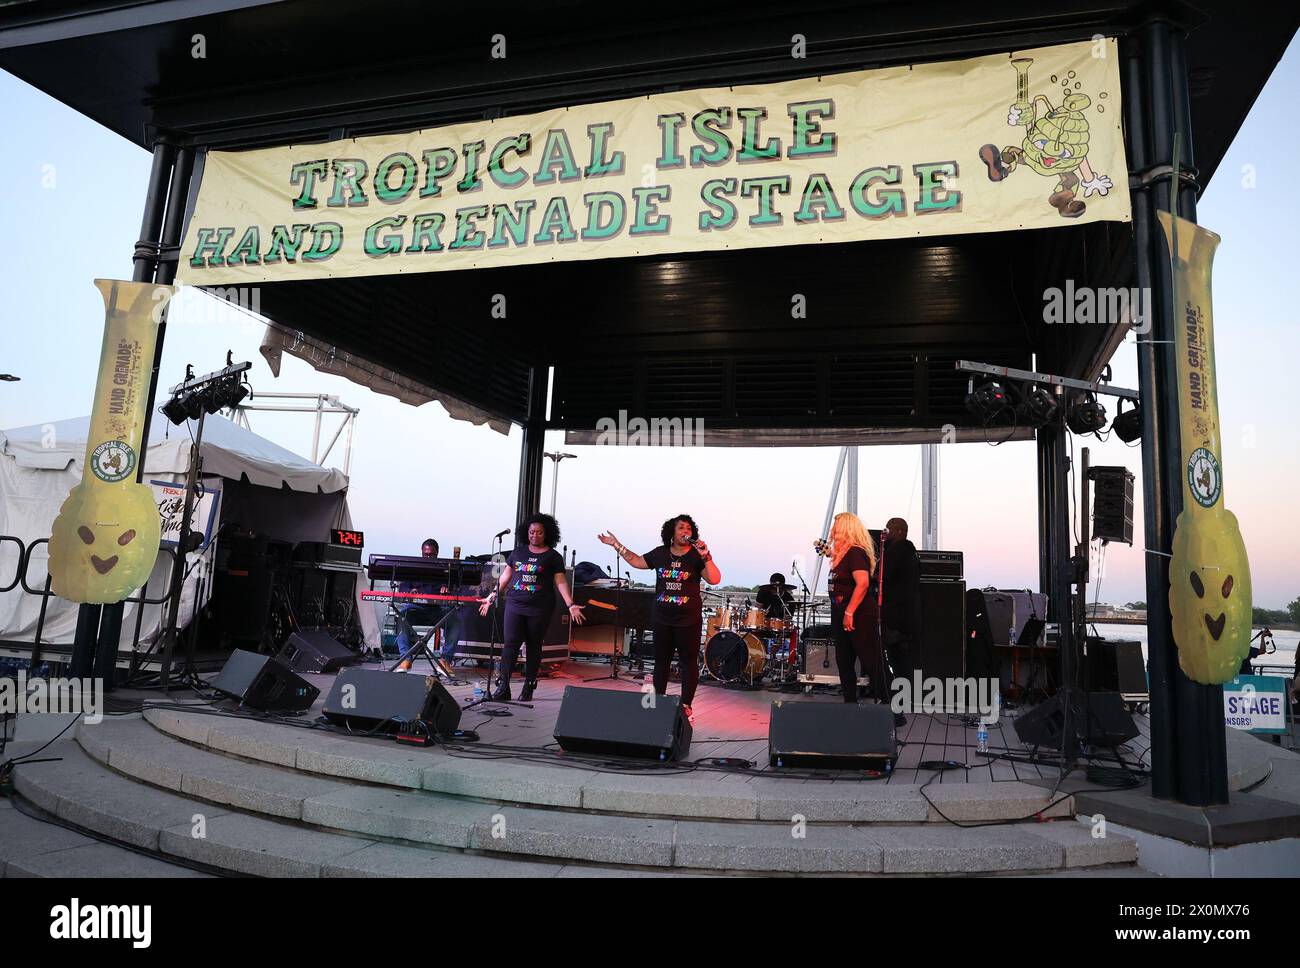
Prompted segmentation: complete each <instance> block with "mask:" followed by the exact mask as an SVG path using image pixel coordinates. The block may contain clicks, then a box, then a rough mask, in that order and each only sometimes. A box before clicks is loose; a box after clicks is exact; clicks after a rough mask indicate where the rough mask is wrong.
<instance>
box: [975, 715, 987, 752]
mask: <svg viewBox="0 0 1300 968" xmlns="http://www.w3.org/2000/svg"><path fill="white" fill-rule="evenodd" d="M975 748H976V749H977V750H979V751H980V752H981V753H987V752H988V751H989V724H988V723H986V722H984V720H982V719H981V720H980V724H979V727H978V728H977V729H976V730H975Z"/></svg>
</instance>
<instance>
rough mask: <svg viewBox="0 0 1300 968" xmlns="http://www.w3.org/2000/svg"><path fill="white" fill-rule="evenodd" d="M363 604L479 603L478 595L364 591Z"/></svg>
mask: <svg viewBox="0 0 1300 968" xmlns="http://www.w3.org/2000/svg"><path fill="white" fill-rule="evenodd" d="M361 600H362V601H363V602H396V603H397V604H399V605H400V604H401V603H403V602H407V603H416V604H419V603H423V602H477V601H478V596H476V595H426V594H424V593H422V592H381V591H363V592H362V593H361Z"/></svg>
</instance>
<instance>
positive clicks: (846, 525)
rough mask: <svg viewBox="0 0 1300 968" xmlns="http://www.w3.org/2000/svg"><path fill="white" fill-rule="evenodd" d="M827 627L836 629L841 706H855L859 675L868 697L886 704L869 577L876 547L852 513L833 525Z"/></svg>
mask: <svg viewBox="0 0 1300 968" xmlns="http://www.w3.org/2000/svg"><path fill="white" fill-rule="evenodd" d="M829 554H830V559H831V571H830V576H829V585H830V596H831V625H832V627H833V628H834V629H835V664H836V665H837V666H838V667H839V673H840V686H841V688H842V690H843V695H844V701H845V702H850V703H855V702H857V701H858V671H857V669H856V668H855V660H856V665H857V666H860V667H861V671H862V675H864V676H866V677H867V678H868V679H869V683H870V684H869V686H868V689H869V690H870V693H871V697H872V698H873V699H875V700H876V701H878V702H889V690H888V686H887V685H886V683H885V658H884V654H883V652H882V651H881V648H880V628H879V623H880V610H879V608H878V606H877V604H876V588H875V585H874V583H873V581H872V575H873V574H874V572H875V570H876V548H875V544H874V542H873V541H872V540H871V534H870V533H869V532H868V531H867V529H866V528H865V527H863V525H862V521H861V520H860V519H859V518H858V516H857V515H856V514H851V513H849V512H847V511H846V512H844V513H843V514H837V515H836V516H835V520H834V522H833V523H832V525H831V533H830V548H829Z"/></svg>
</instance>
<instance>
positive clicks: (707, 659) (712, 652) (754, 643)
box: [704, 630, 767, 682]
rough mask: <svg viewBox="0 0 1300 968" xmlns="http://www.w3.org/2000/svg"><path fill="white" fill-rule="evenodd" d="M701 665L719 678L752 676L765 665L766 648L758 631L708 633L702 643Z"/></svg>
mask: <svg viewBox="0 0 1300 968" xmlns="http://www.w3.org/2000/svg"><path fill="white" fill-rule="evenodd" d="M704 666H705V668H707V669H708V670H709V672H710V674H711V675H712V676H713V677H714V678H715V679H719V680H721V681H722V682H734V681H735V680H737V679H742V678H745V679H749V680H751V681H752V680H754V679H757V678H759V677H761V676H762V675H763V670H764V669H765V668H766V667H767V650H766V649H764V648H763V643H762V642H761V641H760V640H759V638H758V636H757V635H754V634H753V633H746V634H745V635H738V634H736V633H735V632H732V631H729V630H724V631H722V632H718V633H717V634H715V635H712V636H710V637H709V641H708V642H707V643H706V644H705V646H704Z"/></svg>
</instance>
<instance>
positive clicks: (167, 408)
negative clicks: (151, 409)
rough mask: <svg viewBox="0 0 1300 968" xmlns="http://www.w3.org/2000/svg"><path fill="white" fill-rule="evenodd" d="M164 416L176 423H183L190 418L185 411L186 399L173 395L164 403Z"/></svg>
mask: <svg viewBox="0 0 1300 968" xmlns="http://www.w3.org/2000/svg"><path fill="white" fill-rule="evenodd" d="M162 412H163V416H165V417H166V418H167V419H168V420H170V421H171V422H172V423H174V424H183V423H184V422H185V421H186V420H187V419H188V416H189V415H188V414H187V413H186V412H185V401H184V400H182V399H181V398H180V397H172V398H171V399H170V400H168V401H167V402H166V403H164V404H163V405H162Z"/></svg>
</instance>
